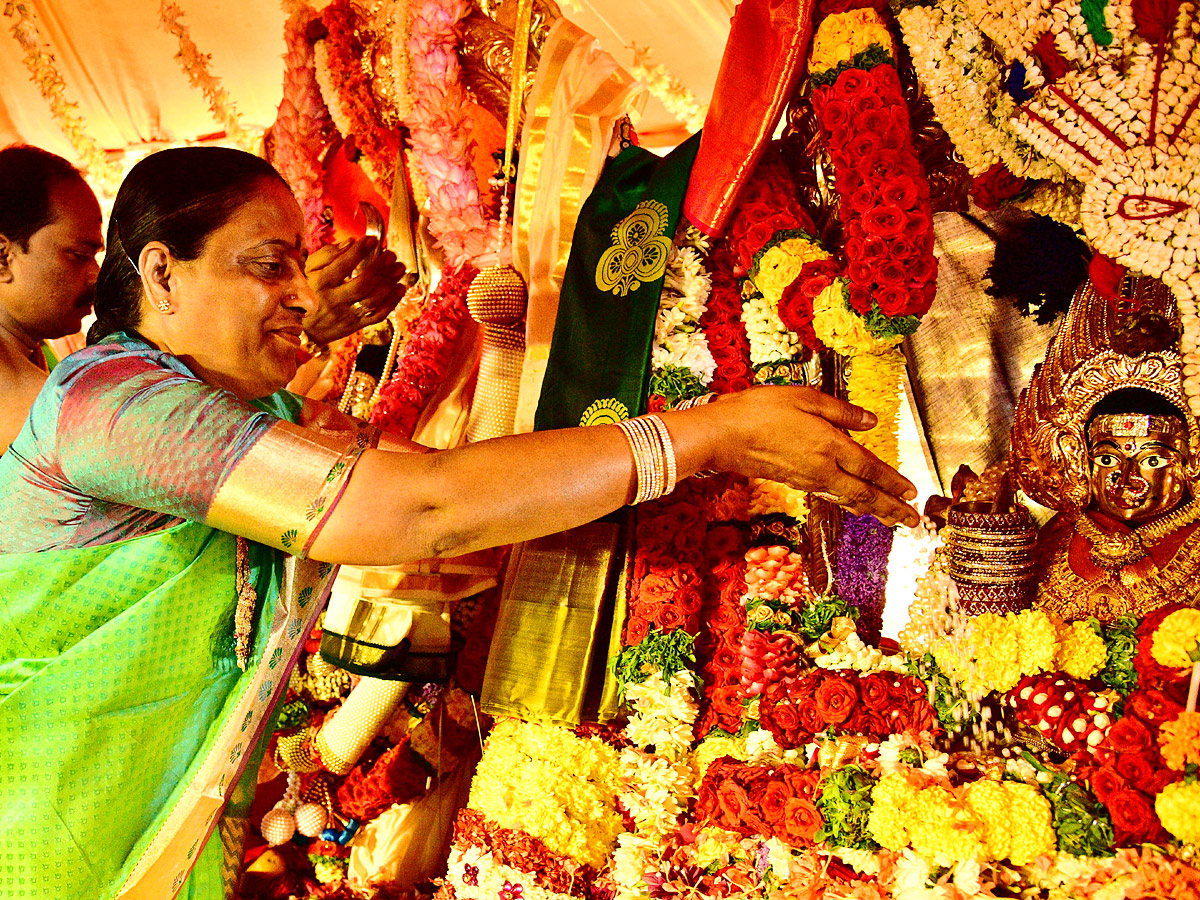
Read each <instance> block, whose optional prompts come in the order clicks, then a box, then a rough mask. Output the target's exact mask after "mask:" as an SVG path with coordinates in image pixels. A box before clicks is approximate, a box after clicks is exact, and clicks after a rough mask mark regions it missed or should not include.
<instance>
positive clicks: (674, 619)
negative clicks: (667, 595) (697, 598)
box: [654, 603, 687, 632]
mask: <svg viewBox="0 0 1200 900" xmlns="http://www.w3.org/2000/svg"><path fill="white" fill-rule="evenodd" d="M686 619H687V617H686V616H685V615H684V613H683V610H682V609H680V608H679V607H678V606H676V605H675V604H674V603H661V604H659V607H658V609H657V610H656V611H655V615H654V621H655V623H656V624H657V625H658V627H659V628H660V629H661V630H662V631H664V632H666V631H674V630H675V629H677V628H681V627H682V626H683V624H684V622H685V621H686Z"/></svg>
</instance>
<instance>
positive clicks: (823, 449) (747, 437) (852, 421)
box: [663, 387, 920, 525]
mask: <svg viewBox="0 0 1200 900" xmlns="http://www.w3.org/2000/svg"><path fill="white" fill-rule="evenodd" d="M695 412H696V413H698V414H699V415H698V416H694V417H693V416H692V415H691V411H687V412H684V413H682V414H679V413H664V414H663V419H664V421H666V422H667V425H668V428H670V429H671V430H672V432H674V430H675V429H676V427H679V428H684V429H686V428H688V427H689V422H691V421H692V420H693V419H698V418H699V417H700V416H706V417H707V418H709V419H712V420H719V421H712V422H710V423H706V424H707V427H709V428H712V429H714V430H717V431H725V432H726V433H727V434H729V433H732V439H731V438H730V437H726V438H724V439H720V440H713V441H710V442H709V446H710V448H711V450H712V454H713V455H712V458H711V459H710V461H709V462H707V463H705V464H704V465H703V466H702V468H713V469H719V470H721V471H729V472H738V473H739V474H742V475H746V476H749V477H754V478H769V479H771V480H772V481H780V482H783V483H784V484H789V485H791V486H792V487H795V488H799V489H800V490H805V491H814V492H819V493H821V494H824V495H826V497H827V498H828V499H830V500H832V501H833V502H835V503H837V504H838V505H839V506H842V507H845V508H846V509H849V510H850V511H851V512H853V513H855V514H858V515H862V514H863V513H871V514H872V515H874V516H876V517H877V518H878V519H880V520H881V521H883V522H884V523H886V524H888V525H895V524H897V523H904V524H906V525H916V524H917V523H918V522H919V521H920V517H919V516H918V515H917V511H916V510H915V509H914V508H913V507H912V506H911V505H909V504H908V503H906V502H904V501H906V500H912V499H915V498H916V496H917V490H916V488H915V487H914V486H913V484H912V482H910V481H909V480H908V479H907V478H905V477H904V476H902V475H901V474H900V473H899V472H897V471H896V470H895V469H893V468H891V467H890V466H888V465H886V464H885V463H884V462H883V461H882V460H880V459H879V458H878V457H877V456H875V455H874V454H873V453H871V452H870V451H869V450H867V449H865V448H864V447H862V446H861V445H860V444H858V443H856V442H855V441H854V440H853V439H851V438H850V437H849V436H848V435H847V434H846V433H845V430H844V429H849V430H852V431H867V430H869V429H871V428H873V427H875V425H876V421H875V417H874V416H873V415H872V414H871V413H869V412H867V411H866V410H865V409H862V408H861V407H858V406H854V405H852V404H850V403H845V402H843V401H841V400H837V399H835V398H834V397H831V396H829V395H828V394H823V393H821V392H820V391H817V390H814V389H813V388H805V387H760V388H751V389H750V390H748V391H743V392H741V393H738V394H731V395H727V396H725V397H722V398H721V399H720V400H719V401H718V402H716V403H711V404H708V405H707V406H701V407H699V408H698V409H697V410H696V411H695ZM685 416H686V417H689V418H684V417H685ZM677 419H678V420H679V425H678V426H677V425H676V420H677Z"/></svg>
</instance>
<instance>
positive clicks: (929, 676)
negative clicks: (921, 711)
mask: <svg viewBox="0 0 1200 900" xmlns="http://www.w3.org/2000/svg"><path fill="white" fill-rule="evenodd" d="M906 668H907V669H908V674H910V675H915V676H916V677H917V678H920V679H921V680H922V681H924V682H925V684H926V685H927V686H928V687H929V689H930V691H929V699H930V702H932V703H933V711H934V712H936V713H937V717H938V721H939V722H941V723H942V726H943V727H944V728H945V729H946V731H947V732H949V733H950V734H952V735H953V734H961V733H963V732H964V731H965V730H966V729H967V728H968V727H969V726H970V725H973V724H974V723H975V722H978V721H979V718H980V716H979V708H978V707H977V706H976V704H974V703H972V702H971V701H970V700H969V699H968V698H967V696H966V695H965V694H964V693H963V692H962V690H961V689H960V688H959V686H958V685H957V684H955V683H954V682H952V681H951V680H950V679H949V678H947V677H946V673H945V672H943V671H942V670H941V668H939V667H938V664H937V660H935V659H934V658H933V654H932V653H926V654H925V655H924V656H918V657H914V656H910V657H909V658H908V663H907V666H906Z"/></svg>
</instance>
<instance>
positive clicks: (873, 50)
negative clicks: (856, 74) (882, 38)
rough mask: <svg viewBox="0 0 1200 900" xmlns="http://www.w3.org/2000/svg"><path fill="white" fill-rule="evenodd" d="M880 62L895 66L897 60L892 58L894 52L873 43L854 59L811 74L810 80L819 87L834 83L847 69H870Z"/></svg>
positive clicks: (856, 54) (855, 55) (814, 85)
mask: <svg viewBox="0 0 1200 900" xmlns="http://www.w3.org/2000/svg"><path fill="white" fill-rule="evenodd" d="M880 63H890V64H891V65H893V66H894V65H895V64H896V61H895V60H894V59H892V54H891V53H889V52H888V51H887V50H885V49H884V48H883V47H882V46H880V45H879V44H872V45H871V46H870V47H868V48H867V49H866V50H863V51H862V52H861V53H855V54H854V58H853V59H851V60H849V61H847V62H844V63H839V64H838V65H836V66H834V67H833V68H832V69H827V70H826V71H824V72H819V73H817V74H816V75H812V76H810V80H811V81H812V86H813V87H814V88H819V87H822V86H823V85H827V84H833V83H834V82H835V81H837V80H838V76H839V75H841V74H842V73H843V72H845V71H846V70H847V69H868V70H869V69H873V68H875V67H876V66H877V65H879V64H880Z"/></svg>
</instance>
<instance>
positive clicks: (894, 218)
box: [863, 203, 909, 237]
mask: <svg viewBox="0 0 1200 900" xmlns="http://www.w3.org/2000/svg"><path fill="white" fill-rule="evenodd" d="M908 221H909V217H908V216H907V215H905V213H904V210H902V209H901V208H900V207H898V206H896V205H895V204H891V203H885V204H883V205H882V206H877V207H875V208H874V209H872V210H870V211H869V212H867V213H866V215H864V216H863V227H864V228H866V230H867V233H868V234H874V235H877V236H879V237H894V236H895V235H897V234H900V233H901V232H903V231H904V226H905V223H906V222H908Z"/></svg>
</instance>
